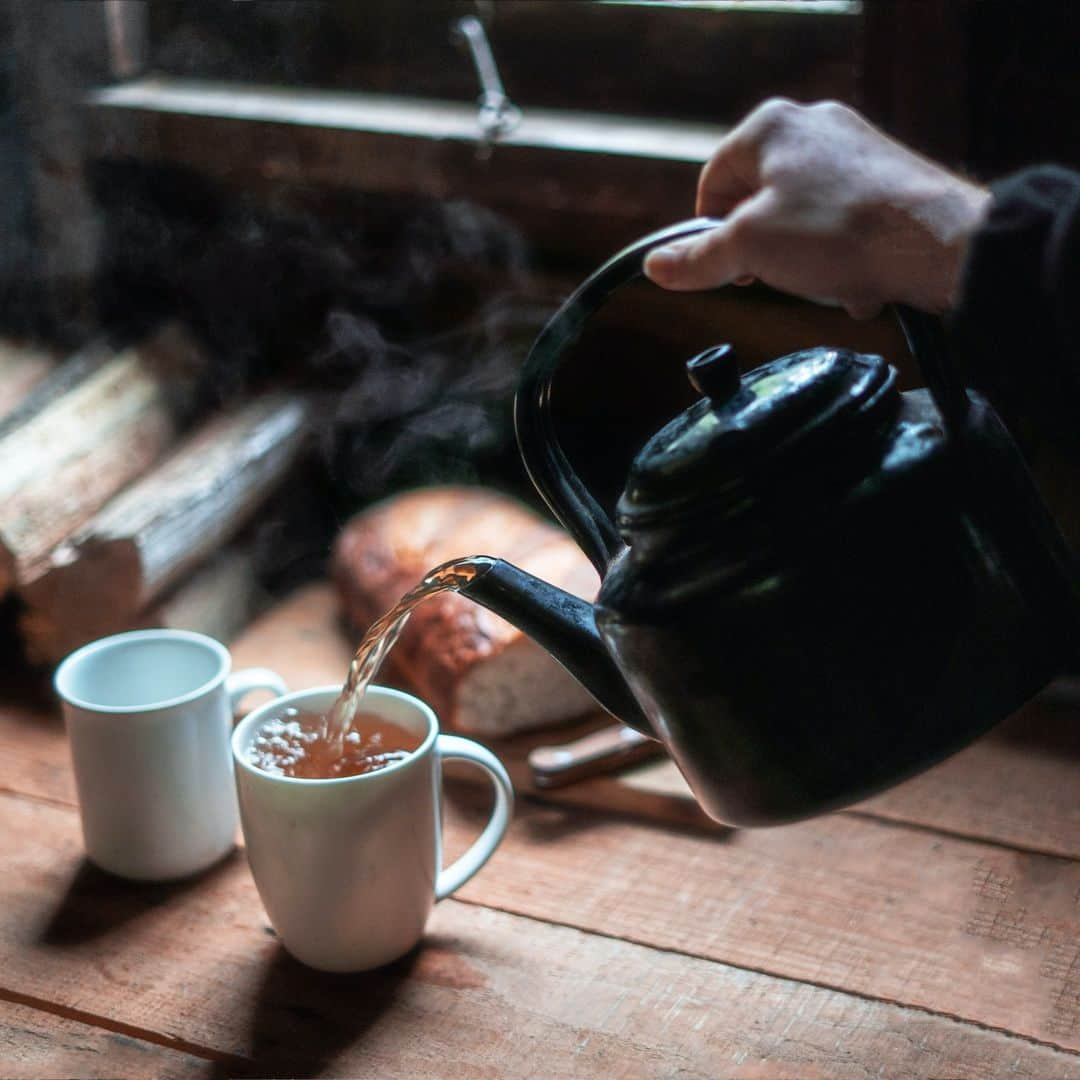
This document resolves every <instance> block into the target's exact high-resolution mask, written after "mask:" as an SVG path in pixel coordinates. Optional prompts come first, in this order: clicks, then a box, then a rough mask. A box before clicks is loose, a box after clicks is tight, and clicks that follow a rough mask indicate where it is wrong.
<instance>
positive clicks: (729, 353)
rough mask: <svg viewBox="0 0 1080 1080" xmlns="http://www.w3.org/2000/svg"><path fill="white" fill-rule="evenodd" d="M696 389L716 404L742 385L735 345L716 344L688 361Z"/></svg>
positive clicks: (688, 374) (687, 365)
mask: <svg viewBox="0 0 1080 1080" xmlns="http://www.w3.org/2000/svg"><path fill="white" fill-rule="evenodd" d="M686 374H687V376H688V377H689V379H690V382H691V384H692V385H693V387H694V389H695V390H697V392H698V393H699V394H701V395H702V396H703V397H707V398H708V399H709V400H710V401H711V402H713V403H714V404H717V405H719V404H721V403H722V402H724V401H727V400H728V398H730V397H731V396H732V394H734V393H735V392H736V391H737V390H738V389H739V387H740V386H741V385H742V380H741V378H740V376H739V360H738V357H737V356H736V355H735V346H734V345H730V344H728V345H716V346H714V347H713V348H711V349H706V350H705V351H704V352H703V353H698V355H697V356H695V357H694V358H693V359H692V360H687V361H686Z"/></svg>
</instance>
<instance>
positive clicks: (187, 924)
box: [0, 590, 1080, 1080]
mask: <svg viewBox="0 0 1080 1080" xmlns="http://www.w3.org/2000/svg"><path fill="white" fill-rule="evenodd" d="M320 595H321V594H319V592H318V590H316V591H315V592H313V593H310V594H307V595H306V598H305V596H302V597H301V598H300V602H299V605H298V606H294V608H293V612H294V614H293V616H291V617H292V618H294V621H295V620H296V619H299V620H300V622H299V623H298V624H297V625H296V626H295V627H294V632H293V633H292V635H291V636H290V635H289V634H282V633H281V623H280V620H279V621H278V622H277V623H275V622H273V620H271V621H270V622H269V623H264V624H263V625H262V626H256V627H255V628H254V629H253V630H252V631H250V632H249V633H248V634H247V635H245V637H244V638H243V639H242V640H241V641H240V642H239V643H238V644H237V646H236V647H235V649H234V653H235V655H236V657H237V662H238V664H251V663H259V664H269V665H271V666H277V667H278V668H279V670H281V671H282V673H283V674H284V675H285V677H286V678H287V679H288V680H289V681H290V683H291V684H293V685H296V686H301V685H304V684H305V683H306V684H311V683H313V682H322V681H328V674H327V670H326V669H327V665H328V664H329V665H330V668H331V669H332V670H333V671H334V673H335V674H336V673H337V672H340V670H341V668H340V667H335V665H337V664H338V663H339V662H340V658H341V656H342V655H343V653H342V650H343V648H344V646H343V644H341V643H335V642H334V641H332V640H330V638H329V635H328V632H327V631H326V629H325V627H321V628H320V626H319V625H316V623H312V624H311V625H302V623H303V616H302V614H301V615H296V612H297V611H300V612H301V613H302V612H303V611H304V610H308V609H310V608H311V606H312V605H313V604H316V603H317V602H318V603H321V602H323V601H322V600H319V599H318V597H319V596H320ZM324 599H325V597H323V600H324ZM305 605H307V608H305ZM329 677H333V676H332V675H331V676H329ZM5 693H6V698H5V703H4V704H2V705H0V745H2V747H3V753H2V754H0V822H2V824H0V870H2V873H0V1075H2V1076H5V1077H6V1076H42V1075H51V1076H56V1075H62V1076H137V1077H145V1076H155V1077H171V1076H190V1075H195V1076H200V1075H202V1076H207V1077H211V1076H231V1075H250V1074H255V1075H263V1076H311V1075H350V1076H376V1077H398V1076H400V1077H429V1076H433V1077H440V1076H453V1077H493V1078H495V1077H497V1078H502V1077H519V1076H520V1077H538V1078H548V1077H560V1076H592V1075H602V1076H604V1077H605V1078H609V1077H611V1078H614V1077H639V1076H650V1077H651V1076H679V1077H698V1076H700V1077H730V1076H752V1077H763V1076H765V1077H771V1076H777V1077H792V1076H798V1077H802V1076H822V1077H860V1078H862V1077H870V1076H874V1077H876V1076H885V1077H899V1076H919V1077H923V1076H935V1077H940V1076H949V1077H952V1076H958V1077H987V1078H989V1077H999V1076H1008V1077H1037V1078H1040V1080H1042V1078H1049V1077H1077V1076H1080V801H1078V799H1077V783H1076V781H1077V776H1078V757H1080V723H1078V721H1080V716H1077V715H1076V713H1075V712H1069V711H1063V710H1061V709H1058V710H1054V709H1053V708H1050V707H1047V706H1043V707H1040V708H1030V709H1029V710H1028V711H1027V712H1026V713H1024V714H1022V715H1021V716H1019V717H1017V718H1015V719H1014V720H1013V721H1011V722H1010V723H1009V724H1007V725H1005V726H1004V727H1003V728H1002V729H1000V730H999V731H998V732H997V733H995V734H994V735H992V736H990V737H988V738H986V739H984V740H983V741H982V742H980V743H979V744H978V745H977V746H975V747H973V748H971V749H969V750H968V751H966V752H965V753H964V754H961V755H959V756H958V757H956V758H954V759H953V760H952V761H950V762H948V763H946V764H945V765H943V766H940V767H939V768H938V769H936V770H934V771H932V772H931V773H929V774H927V775H925V776H923V777H921V778H919V779H917V780H915V781H912V782H911V783H909V784H908V785H906V786H905V787H903V788H900V789H898V790H897V791H896V792H894V793H891V794H889V795H888V796H885V797H882V798H880V799H878V800H875V801H874V802H872V803H869V804H866V805H864V806H862V807H860V808H858V809H857V810H855V811H852V812H849V813H843V814H836V815H833V816H830V817H827V818H823V819H821V820H818V821H812V822H807V823H805V824H801V825H797V826H789V827H786V828H781V829H773V830H766V831H756V832H728V833H724V832H719V831H715V830H713V831H706V830H703V829H696V828H693V827H689V826H687V825H685V824H682V825H675V824H673V823H672V822H663V821H646V820H642V819H635V818H632V817H630V816H628V815H626V814H621V815H619V814H613V813H610V812H605V811H604V810H602V809H598V808H596V807H588V808H582V807H567V806H556V805H551V804H549V803H543V802H539V801H535V800H532V799H523V800H522V801H521V803H520V805H519V807H518V812H517V815H516V819H515V822H514V824H513V826H512V828H511V830H510V833H509V836H508V838H507V840H506V841H505V842H504V844H503V846H502V848H501V849H500V850H499V852H498V853H497V854H496V856H495V857H494V858H493V860H492V861H491V862H490V863H489V865H488V866H487V867H486V868H485V869H484V870H483V871H482V872H481V873H480V874H479V876H478V877H476V878H475V879H474V880H473V881H472V882H471V883H470V884H469V885H468V886H466V887H465V888H464V889H463V890H462V891H461V892H460V893H459V894H458V895H457V896H456V897H455V898H454V899H451V900H447V901H445V902H443V903H441V904H440V905H439V906H438V908H437V909H436V911H435V913H434V915H433V917H432V920H431V923H430V926H429V933H428V936H427V938H426V940H425V942H424V944H423V945H422V947H421V948H419V949H418V950H417V951H415V952H414V953H413V954H412V955H410V956H408V957H406V958H405V959H403V960H401V961H399V962H398V963H396V964H394V965H392V966H391V967H389V968H386V969H384V970H382V971H378V972H375V973H372V974H367V975H359V976H352V977H344V976H325V975H320V974H317V973H315V972H312V971H309V970H307V969H305V968H303V967H301V966H300V965H299V964H297V963H296V962H294V961H293V960H291V959H290V958H289V956H288V955H287V954H286V953H285V952H284V951H283V949H282V948H281V946H280V945H279V943H278V942H277V940H276V938H275V937H274V935H273V933H272V931H271V930H270V929H269V927H268V925H267V920H266V916H265V914H264V913H263V910H262V907H261V905H260V903H259V899H258V896H257V895H256V892H255V889H254V886H253V885H252V882H251V879H250V876H249V874H248V871H247V867H246V865H245V862H244V858H243V855H242V853H237V854H236V855H235V856H234V857H231V858H229V859H228V860H227V861H226V862H224V863H223V864H221V865H219V866H218V867H216V868H214V869H213V870H211V871H210V872H208V873H207V874H205V875H204V876H202V877H200V878H198V879H196V880H194V881H189V882H185V883H181V884H174V885H167V886H155V887H146V886H136V885H132V884H127V883H124V882H121V881H118V880H116V879H113V878H111V877H109V876H107V875H105V874H103V873H101V872H99V871H97V870H95V869H93V868H92V867H90V866H89V865H87V863H86V862H85V861H84V859H83V857H82V849H81V838H80V834H79V825H78V814H77V811H76V807H75V801H74V792H73V787H72V781H71V775H70V769H69V763H68V756H67V747H66V745H65V741H64V735H63V731H62V727H61V725H60V722H59V720H58V718H57V716H56V715H55V712H54V710H53V709H52V706H51V704H50V702H49V701H48V699H47V698H43V697H41V698H37V699H35V698H34V697H33V696H31V695H29V693H28V692H27V691H26V690H25V688H24V690H23V691H22V692H20V691H19V690H18V689H14V690H12V689H10V688H8V689H6V691H5ZM654 812H655V807H653V806H652V805H650V813H654ZM485 813H486V806H485V805H484V804H483V796H482V795H481V789H479V788H470V787H467V786H465V787H460V788H458V787H454V788H452V789H451V791H450V792H449V794H448V799H447V821H446V834H447V848H448V850H447V857H451V856H452V855H453V854H454V853H455V852H457V851H459V850H461V849H463V847H464V846H465V845H466V844H467V843H468V842H469V841H470V840H471V838H472V837H473V836H474V835H475V832H476V830H477V829H478V827H479V825H480V823H481V820H482V818H483V816H484V814H485ZM674 820H678V821H681V820H682V818H679V817H676V818H674V819H673V821H674Z"/></svg>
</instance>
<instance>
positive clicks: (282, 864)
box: [232, 686, 514, 972]
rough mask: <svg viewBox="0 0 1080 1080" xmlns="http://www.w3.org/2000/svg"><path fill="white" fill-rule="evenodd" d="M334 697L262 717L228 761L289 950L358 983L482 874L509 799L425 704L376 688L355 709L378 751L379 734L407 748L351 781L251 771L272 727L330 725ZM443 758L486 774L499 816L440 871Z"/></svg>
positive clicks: (301, 701) (487, 764) (302, 698)
mask: <svg viewBox="0 0 1080 1080" xmlns="http://www.w3.org/2000/svg"><path fill="white" fill-rule="evenodd" d="M340 692H341V687H340V686H325V687H319V688H316V689H311V690H304V691H301V692H299V693H292V694H288V695H286V696H285V697H283V698H281V699H279V700H277V701H273V702H270V703H269V704H267V705H263V706H261V707H260V708H258V709H256V710H254V711H253V712H252V713H251V714H250V715H249V716H248V717H247V718H246V719H244V720H243V721H242V722H241V723H240V724H238V725H237V728H236V730H235V731H234V732H233V739H232V750H233V758H234V760H235V765H236V781H237V789H238V793H239V797H240V817H241V821H242V823H243V830H244V842H245V845H246V847H247V855H248V860H249V862H250V864H251V871H252V874H253V875H254V878H255V884H256V885H257V887H258V890H259V895H260V896H261V897H262V901H263V905H264V906H265V908H266V911H267V914H268V915H269V916H270V922H271V923H272V924H273V926H274V929H275V930H276V931H277V933H278V935H279V936H280V937H281V940H282V942H283V943H284V945H285V947H286V949H288V950H289V952H290V953H292V954H293V956H295V957H296V958H297V959H298V960H300V961H302V962H303V963H305V964H307V965H309V966H310V967H313V968H318V969H320V970H323V971H336V972H346V971H366V970H369V969H371V968H375V967H380V966H382V965H383V964H387V963H389V962H390V961H392V960H396V959H397V958H398V957H399V956H402V955H404V954H405V953H407V952H408V951H409V950H410V949H411V948H412V947H413V946H414V945H416V944H417V943H418V942H419V941H420V939H421V937H422V936H423V932H424V926H425V924H426V922H427V919H428V915H429V913H430V911H431V908H432V906H433V904H434V902H435V901H437V900H441V899H443V898H444V897H446V896H449V895H450V894H451V893H453V892H455V891H456V890H457V889H459V888H460V887H461V886H462V885H464V884H465V882H466V881H468V880H469V879H470V878H471V877H472V876H473V874H475V873H476V872H477V870H479V869H480V867H481V866H483V865H484V863H485V862H487V860H488V859H489V858H490V857H491V855H492V853H493V852H494V851H495V849H496V847H497V846H498V844H499V841H500V840H501V839H502V838H503V835H504V834H505V832H506V828H507V825H508V824H509V821H510V813H511V808H512V806H513V798H514V792H513V787H512V785H511V783H510V778H509V776H508V775H507V773H506V770H505V769H504V768H503V766H502V763H501V762H500V761H499V759H498V758H496V757H495V755H494V754H492V753H491V752H490V751H489V750H487V749H486V748H484V747H483V746H480V745H479V744H478V743H475V742H473V741H472V740H470V739H463V738H460V737H459V736H456V735H443V734H440V733H439V727H438V721H437V720H436V717H435V714H434V712H432V710H431V709H430V708H429V707H428V706H427V705H425V704H424V702H422V701H420V700H419V699H417V698H415V697H412V696H411V695H410V694H406V693H403V692H402V691H400V690H391V689H388V688H386V687H378V686H370V687H368V689H367V693H366V695H365V696H364V698H363V703H362V705H363V709H364V710H365V713H366V721H367V724H368V727H369V729H370V730H371V731H373V732H375V738H376V740H378V739H379V738H380V737H381V736H383V735H385V734H386V732H385V731H383V732H379V731H378V728H379V727H380V725H381V726H383V727H384V728H385V729H387V730H389V731H392V732H394V733H396V734H400V735H401V736H402V737H403V739H405V740H407V741H406V742H403V743H402V745H401V748H400V749H399V750H397V751H394V752H392V753H390V754H387V755H385V756H384V757H383V758H382V760H380V761H378V762H376V763H374V765H372V766H371V767H370V769H369V770H368V771H363V772H357V773H355V774H352V775H349V774H346V775H331V776H329V777H325V776H322V777H320V778H311V777H304V776H289V775H286V774H285V773H284V772H282V771H281V770H280V769H277V770H276V771H267V770H266V769H265V768H260V767H259V765H258V764H257V763H256V762H259V761H262V762H263V764H264V765H266V764H267V760H266V759H264V758H263V757H262V756H261V752H260V749H259V747H260V745H265V744H266V743H267V742H268V741H273V738H270V739H269V740H268V738H267V734H266V733H267V732H273V731H276V730H279V729H280V727H275V726H274V725H275V724H276V722H277V718H280V717H282V716H284V715H289V714H292V715H296V714H301V715H304V714H307V715H314V716H319V715H322V714H326V713H327V712H328V710H330V709H331V707H332V706H333V704H334V702H335V700H336V699H337V698H338V695H339V694H340ZM280 745H282V746H283V745H284V741H282V742H281V743H280ZM324 757H325V755H324ZM451 758H454V759H460V760H463V761H469V762H472V763H473V764H474V765H477V766H479V767H480V768H481V769H483V770H484V771H485V772H486V773H487V774H488V776H489V777H490V779H491V782H492V784H493V786H494V788H495V808H494V811H493V812H492V815H491V818H490V820H489V821H488V823H487V825H486V827H485V828H484V830H483V832H482V833H481V834H480V836H479V838H478V839H477V840H476V842H475V843H474V844H473V845H472V847H470V848H469V850H468V851H466V852H465V854H464V855H462V856H461V858H459V859H458V860H457V861H456V862H454V863H453V864H452V865H451V866H448V867H446V868H445V869H441V866H442V852H441V846H442V845H441V840H442V792H441V789H442V770H441V763H442V762H443V761H444V760H449V759H451ZM282 760H286V761H288V760H291V759H288V758H283V759H282Z"/></svg>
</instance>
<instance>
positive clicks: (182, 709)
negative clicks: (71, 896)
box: [54, 630, 286, 881]
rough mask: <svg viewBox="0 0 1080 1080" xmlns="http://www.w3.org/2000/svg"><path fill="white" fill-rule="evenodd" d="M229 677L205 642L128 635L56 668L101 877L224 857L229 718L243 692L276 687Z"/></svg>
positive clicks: (217, 647) (176, 872)
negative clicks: (106, 872) (107, 873)
mask: <svg viewBox="0 0 1080 1080" xmlns="http://www.w3.org/2000/svg"><path fill="white" fill-rule="evenodd" d="M231 666H232V659H231V657H230V656H229V651H228V649H226V648H225V646H224V645H222V644H221V643H220V642H219V641H215V640H214V639H213V638H210V637H206V636H205V635H203V634H196V633H191V632H188V631H185V630H134V631H131V632H130V633H125V634H116V635H114V636H112V637H107V638H102V639H101V640H99V641H94V642H91V643H90V644H89V645H85V646H83V648H81V649H78V650H76V651H75V652H73V653H72V654H71V655H70V656H69V657H68V658H67V659H66V660H64V661H63V663H61V665H60V666H59V667H58V668H57V670H56V675H55V678H54V686H55V688H56V692H57V694H58V695H59V696H60V699H61V701H62V702H63V709H64V719H65V723H66V726H67V731H68V737H69V740H70V743H71V755H72V760H73V764H74V767H75V783H76V787H77V789H78V796H79V810H80V813H81V815H82V826H83V838H84V840H85V844H86V853H87V855H88V856H89V858H90V859H91V860H92V861H93V862H94V863H96V864H97V865H98V866H100V867H101V868H102V869H104V870H108V871H110V872H111V873H114V874H119V875H120V876H121V877H126V878H134V879H136V880H139V881H167V880H170V879H173V878H181V877H187V876H188V875H190V874H195V873H197V872H198V871H200V870H204V869H206V868H207V867H209V866H211V865H212V864H213V863H215V862H217V861H218V860H219V859H221V858H223V857H224V856H225V854H226V853H227V852H229V851H230V850H231V849H232V847H233V845H234V843H235V841H236V830H237V825H238V814H237V805H236V786H235V782H234V779H233V769H232V760H231V756H230V753H229V737H230V735H231V732H232V718H233V709H234V708H235V706H236V705H237V704H238V703H239V701H240V699H241V698H242V697H243V696H244V695H245V694H247V693H249V692H250V691H252V690H269V691H270V692H271V693H273V694H274V695H276V696H277V695H281V694H284V693H285V692H286V687H285V683H284V682H283V681H282V680H281V679H280V678H279V677H278V676H277V675H276V674H275V673H274V672H272V671H267V670H265V669H262V668H251V669H248V670H245V671H238V672H236V673H235V674H232V675H230V674H229V669H230V667H231Z"/></svg>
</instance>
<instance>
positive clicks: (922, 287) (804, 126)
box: [645, 98, 990, 318]
mask: <svg viewBox="0 0 1080 1080" xmlns="http://www.w3.org/2000/svg"><path fill="white" fill-rule="evenodd" d="M989 201H990V193H989V192H988V191H987V190H986V189H984V188H981V187H977V186H976V185H974V184H971V183H968V182H967V181H966V180H963V179H961V178H960V177H958V176H955V175H953V174H952V173H950V172H948V171H947V170H946V169H944V168H942V167H941V166H939V165H936V164H934V163H933V162H931V161H928V160H927V159H925V158H923V157H920V156H919V155H918V154H916V153H914V152H913V151H911V150H909V149H908V148H907V147H904V146H902V145H900V144H899V143H897V142H895V141H894V140H892V139H890V138H889V137H888V136H886V135H884V134H883V133H882V132H880V131H878V130H877V129H876V128H875V127H873V126H872V125H871V124H869V123H868V122H867V121H866V120H864V119H863V118H862V117H861V116H860V115H859V114H858V113H856V112H854V111H853V110H851V109H849V108H847V107H846V106H843V105H838V104H836V103H835V102H821V103H819V104H817V105H810V106H800V105H796V104H794V103H793V102H790V101H785V100H783V99H779V98H777V99H774V100H772V101H768V102H766V103H765V104H764V105H761V106H759V107H758V108H757V109H755V110H754V111H753V112H752V113H751V114H750V115H749V116H748V117H747V118H746V119H745V120H744V121H743V122H742V123H740V124H739V125H738V126H737V127H736V128H735V129H734V130H733V131H732V132H731V134H730V135H728V136H727V138H725V139H724V140H723V142H722V143H721V144H720V146H719V147H718V149H717V150H716V152H715V153H714V154H713V156H712V158H711V159H710V160H709V162H708V163H707V164H706V165H705V167H704V169H703V170H702V173H701V179H700V181H699V183H698V197H697V211H698V213H699V214H707V215H711V216H713V217H723V218H724V219H725V220H724V221H723V223H722V224H721V225H719V226H718V227H717V228H716V229H713V230H711V231H709V232H706V233H702V234H701V235H699V236H696V237H693V238H691V239H688V240H683V241H681V242H679V243H676V244H671V245H668V246H666V247H662V248H659V249H657V250H656V251H654V252H652V254H651V255H650V256H649V257H648V259H647V260H646V262H645V273H646V274H647V275H648V276H649V277H650V278H651V279H652V280H653V281H655V282H656V283H657V284H658V285H663V286H665V287H666V288H669V289H679V290H688V289H704V288H712V287H715V286H718V285H726V284H728V283H729V282H739V281H745V280H747V279H751V278H757V279H759V280H761V281H763V282H765V283H766V284H767V285H771V286H773V287H774V288H777V289H782V290H783V291H784V292H789V293H793V294H795V295H796V296H803V297H806V298H807V299H809V300H817V301H824V302H831V303H839V304H841V305H842V306H843V307H844V308H846V309H847V311H848V313H849V314H850V315H852V316H853V317H855V318H869V317H871V316H873V315H876V314H877V312H878V311H880V309H881V307H882V306H883V305H884V304H886V303H890V302H901V303H906V304H910V305H912V306H913V307H916V308H920V309H921V310H923V311H931V312H935V313H942V312H944V311H947V310H949V309H951V308H952V307H953V306H954V304H955V301H956V295H957V291H958V288H959V281H960V275H961V269H962V265H963V260H964V255H965V252H966V250H967V246H968V242H969V240H970V238H971V235H972V233H973V232H974V231H975V230H976V229H977V228H978V226H979V224H980V222H981V221H982V220H983V218H984V216H985V213H986V210H987V205H988V203H989Z"/></svg>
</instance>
